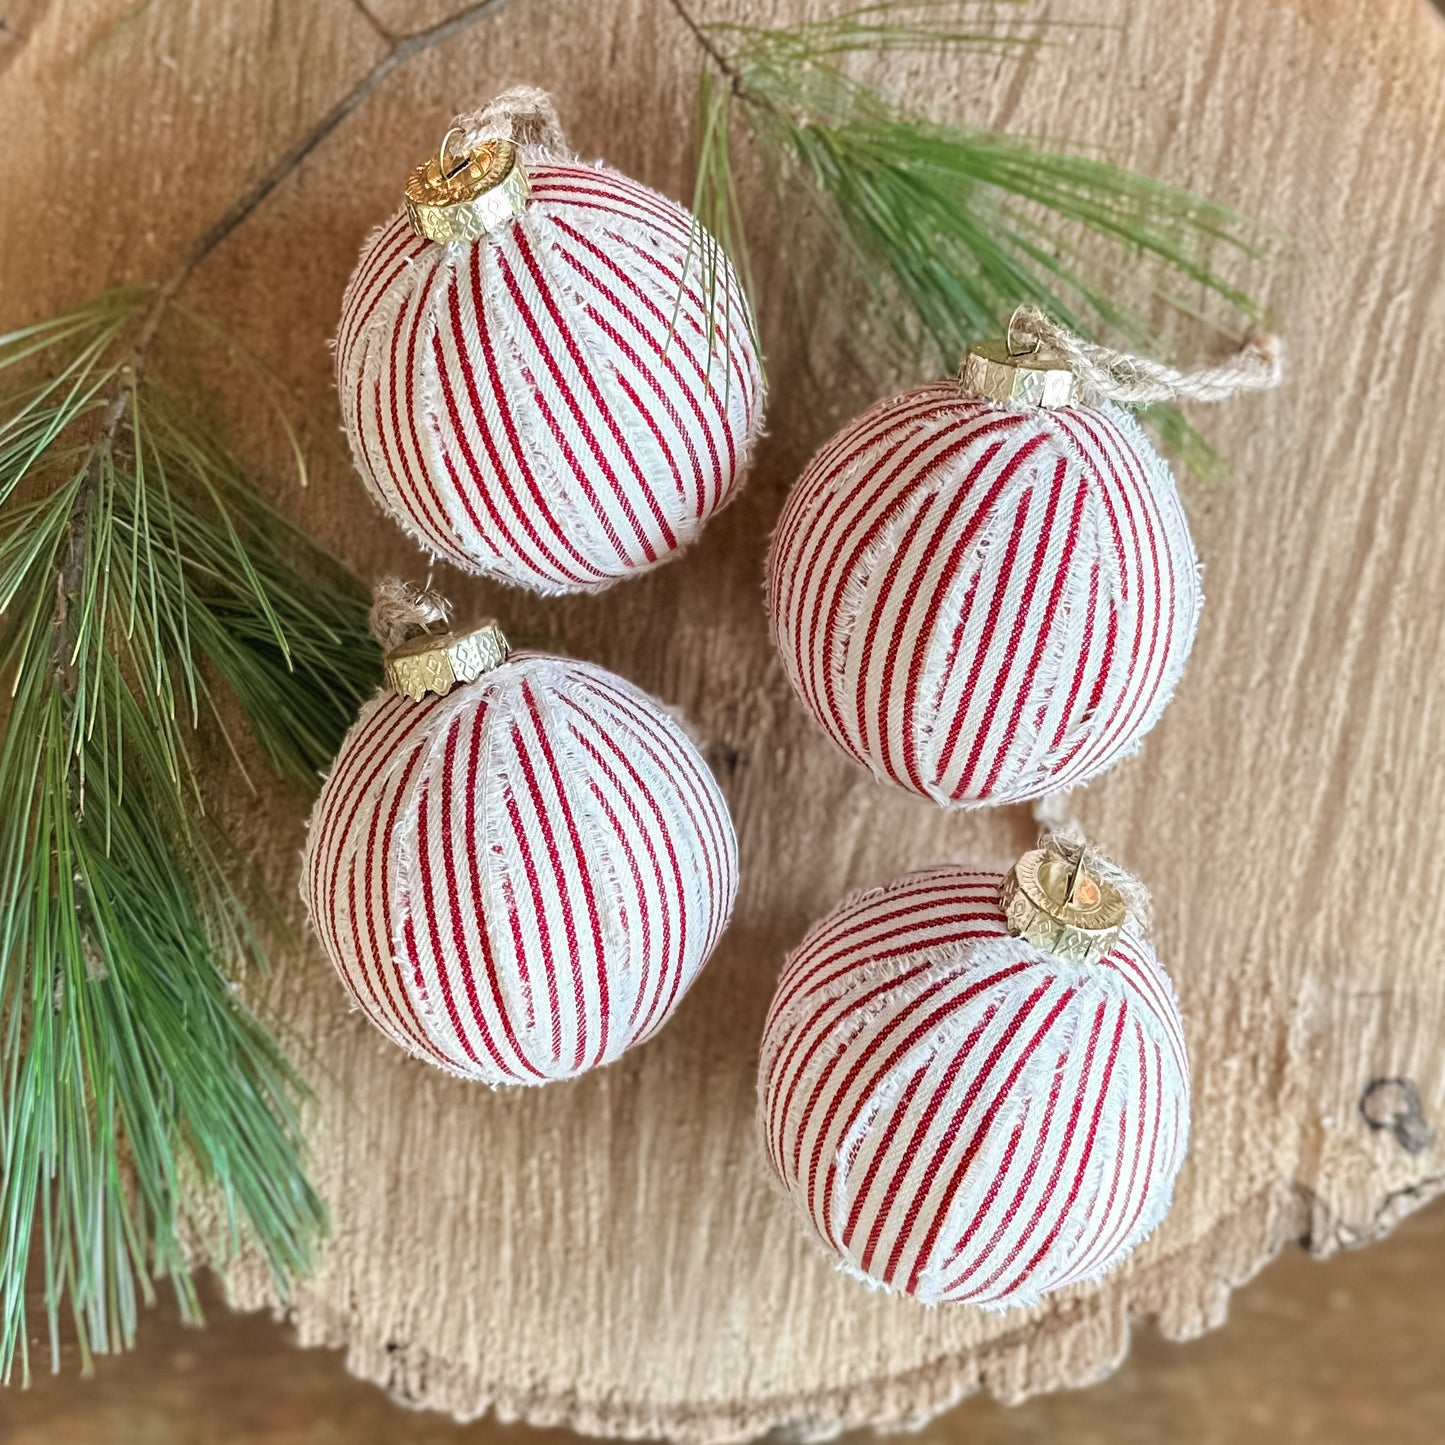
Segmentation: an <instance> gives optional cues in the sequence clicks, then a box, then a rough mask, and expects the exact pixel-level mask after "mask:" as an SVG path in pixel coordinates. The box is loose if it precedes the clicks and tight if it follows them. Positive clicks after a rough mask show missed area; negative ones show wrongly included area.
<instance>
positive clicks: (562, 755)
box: [302, 653, 737, 1084]
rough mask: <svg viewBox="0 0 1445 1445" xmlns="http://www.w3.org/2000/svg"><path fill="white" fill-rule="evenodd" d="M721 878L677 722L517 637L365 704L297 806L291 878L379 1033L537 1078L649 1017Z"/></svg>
mask: <svg viewBox="0 0 1445 1445" xmlns="http://www.w3.org/2000/svg"><path fill="white" fill-rule="evenodd" d="M736 887H737V848H736V843H735V840H734V837H733V828H732V821H731V819H730V818H729V816H728V811H727V805H726V804H725V803H724V801H723V798H722V794H721V793H720V792H719V791H718V788H717V784H716V783H715V782H714V780H713V777H712V774H711V773H710V772H709V771H708V769H707V766H706V764H705V763H704V762H703V760H702V758H701V757H700V756H699V755H698V753H697V750H696V749H695V748H694V747H693V746H692V744H691V743H690V742H689V741H688V739H687V737H686V736H685V734H684V733H683V732H682V730H681V729H680V728H679V727H678V725H677V724H676V723H675V722H674V721H673V720H672V719H671V718H669V717H668V716H667V715H666V714H665V713H664V712H663V711H662V710H661V709H660V708H659V707H658V705H657V704H656V703H655V702H653V701H652V699H651V698H649V697H647V696H646V695H645V694H644V693H642V692H639V691H638V690H637V689H636V688H634V687H632V686H630V685H629V684H628V683H626V682H624V681H622V679H620V678H618V677H616V676H614V675H613V674H612V673H609V672H606V671H604V670H603V669H602V668H599V667H593V666H590V665H588V664H586V663H582V662H573V661H569V660H567V659H564V658H558V657H548V656H542V655H537V654H526V653H519V654H515V655H514V656H513V657H512V659H511V660H509V661H508V662H507V663H506V664H505V665H504V666H502V667H501V668H499V669H497V670H496V671H495V672H493V673H489V674H487V675H486V676H485V677H484V678H482V679H481V680H479V681H478V682H476V683H473V684H471V685H470V686H467V687H465V688H461V689H458V690H457V691H455V692H453V693H451V694H449V695H448V696H447V697H445V698H438V697H434V696H429V697H428V698H427V699H426V700H424V701H423V702H420V703H415V702H411V701H410V700H408V699H406V698H403V697H399V696H396V695H394V694H383V695H381V696H379V697H377V698H376V699H374V700H373V701H372V702H371V703H369V704H368V705H367V707H366V709H365V710H364V711H363V713H362V715H361V717H360V719H359V720H358V722H357V723H356V725H355V727H353V728H352V730H351V732H350V734H349V735H348V736H347V739H346V741H345V743H344V744H343V746H342V749H341V753H340V755H339V756H338V758H337V761H336V766H335V768H334V769H333V770H332V773H331V776H330V778H328V780H327V782H326V786H325V787H324V788H323V790H322V793H321V798H320V801H319V802H318V803H317V806H316V811H315V813H314V814H313V816H312V819H311V825H310V832H309V835H308V838H307V845H306V858H305V871H304V876H303V882H302V893H303V896H304V897H305V898H306V901H307V903H308V905H309V907H310V910H311V918H312V922H313V924H314V926H315V928H316V931H317V934H318V935H319V936H320V939H321V942H322V944H323V945H324V947H325V949H326V952H327V953H328V955H329V956H330V958H331V961H332V962H333V963H334V964H335V966H336V970H337V972H338V973H339V974H340V976H341V981H342V982H343V983H344V984H345V985H346V988H347V989H348V991H349V992H350V993H351V996H352V997H353V998H354V999H355V1000H356V1002H357V1004H359V1005H360V1007H361V1008H362V1010H363V1011H364V1012H365V1013H366V1015H367V1016H368V1017H369V1018H370V1019H371V1021H372V1022H373V1023H374V1024H375V1025H376V1026H377V1027H378V1028H379V1029H381V1031H382V1032H383V1033H384V1034H386V1035H387V1036H388V1037H389V1038H391V1039H392V1040H393V1041H394V1042H395V1043H397V1044H399V1045H401V1047H402V1048H404V1049H406V1050H407V1051H408V1052H410V1053H412V1054H415V1055H416V1056H417V1057H418V1058H422V1059H425V1060H426V1061H427V1062H428V1063H432V1064H435V1065H437V1066H438V1067H439V1068H442V1069H445V1070H447V1071H449V1072H451V1073H455V1074H460V1075H463V1076H465V1077H467V1078H473V1079H480V1080H483V1081H485V1082H486V1083H489V1084H541V1083H545V1082H547V1081H548V1080H551V1079H562V1078H568V1077H571V1076H572V1075H575V1074H580V1073H582V1072H583V1071H584V1070H587V1069H591V1068H595V1067H596V1066H597V1065H599V1064H606V1063H610V1062H611V1061H612V1060H613V1059H615V1058H617V1057H618V1055H619V1054H621V1053H622V1051H623V1050H624V1049H626V1048H629V1047H630V1046H631V1045H633V1044H635V1043H639V1042H641V1041H642V1040H644V1039H646V1038H648V1037H649V1036H650V1035H651V1034H653V1033H655V1032H656V1031H657V1029H659V1028H660V1027H661V1026H662V1025H663V1023H664V1022H666V1020H667V1018H668V1016H669V1015H670V1014H671V1013H672V1011H673V1009H675V1008H676V1007H677V1005H678V1003H679V1001H680V1000H681V998H682V996H683V994H684V993H685V992H686V991H687V989H688V987H689V986H690V985H691V983H692V981H693V979H694V978H695V977H696V976H697V974H698V971H699V970H700V969H701V968H702V965H703V963H704V962H705V960H706V959H707V957H708V955H709V953H711V952H712V949H713V947H714V945H715V944H716V943H717V941H718V939H719V937H720V936H721V934H722V931H723V929H724V928H725V927H726V926H727V921H728V916H729V914H730V912H731V910H732V903H733V896H734V893H735V892H736Z"/></svg>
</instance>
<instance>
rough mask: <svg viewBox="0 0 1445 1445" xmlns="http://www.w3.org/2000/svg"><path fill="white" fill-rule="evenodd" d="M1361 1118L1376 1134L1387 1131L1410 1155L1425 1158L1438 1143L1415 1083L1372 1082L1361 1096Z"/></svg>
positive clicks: (1400, 1080)
mask: <svg viewBox="0 0 1445 1445" xmlns="http://www.w3.org/2000/svg"><path fill="white" fill-rule="evenodd" d="M1360 1115H1361V1117H1362V1118H1363V1119H1364V1121H1365V1123H1366V1124H1368V1125H1369V1126H1370V1128H1371V1129H1373V1130H1375V1131H1376V1132H1378V1131H1379V1130H1381V1129H1388V1130H1389V1131H1390V1133H1391V1134H1393V1135H1394V1136H1395V1142H1396V1143H1397V1144H1398V1145H1399V1146H1400V1147H1401V1148H1402V1149H1404V1150H1405V1151H1406V1152H1407V1153H1409V1154H1422V1153H1424V1151H1425V1150H1426V1149H1428V1148H1429V1147H1430V1146H1431V1145H1432V1144H1433V1143H1434V1142H1435V1131H1434V1129H1432V1128H1431V1127H1430V1123H1429V1121H1428V1120H1427V1119H1426V1118H1425V1110H1424V1108H1423V1107H1422V1105H1421V1103H1420V1091H1419V1089H1417V1088H1416V1087H1415V1083H1414V1081H1413V1080H1412V1079H1399V1078H1386V1079H1371V1080H1370V1082H1369V1083H1368V1084H1366V1085H1365V1091H1364V1093H1362V1094H1361V1095H1360Z"/></svg>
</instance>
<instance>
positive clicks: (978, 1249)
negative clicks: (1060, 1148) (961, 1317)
mask: <svg viewBox="0 0 1445 1445" xmlns="http://www.w3.org/2000/svg"><path fill="white" fill-rule="evenodd" d="M1068 1061H1069V1055H1068V1052H1067V1050H1066V1051H1064V1052H1063V1053H1061V1054H1059V1055H1058V1057H1057V1059H1056V1060H1055V1062H1054V1070H1053V1083H1052V1084H1051V1085H1050V1087H1049V1092H1048V1097H1047V1098H1046V1100H1045V1102H1044V1117H1043V1118H1042V1119H1041V1120H1040V1121H1039V1122H1038V1124H1037V1127H1036V1130H1035V1133H1034V1137H1033V1147H1032V1149H1031V1150H1030V1151H1029V1155H1028V1157H1027V1159H1026V1160H1025V1161H1024V1169H1023V1177H1022V1178H1021V1179H1020V1180H1019V1181H1018V1184H1017V1185H1016V1186H1015V1188H1014V1195H1013V1198H1012V1199H1011V1200H1010V1201H1009V1204H1008V1206H1007V1208H1005V1210H1004V1212H1003V1218H1002V1219H1000V1220H999V1222H998V1223H997V1224H996V1225H995V1226H994V1231H993V1233H992V1234H991V1235H990V1236H989V1238H988V1239H987V1240H986V1241H985V1242H984V1243H982V1244H979V1243H978V1242H977V1240H976V1236H977V1234H978V1232H979V1230H980V1229H981V1228H982V1227H983V1222H984V1220H985V1219H987V1218H988V1216H989V1215H990V1213H992V1211H993V1207H994V1205H995V1204H997V1203H998V1199H999V1195H1001V1194H1002V1193H1003V1191H1004V1185H1005V1184H1006V1183H1007V1182H1008V1181H1009V1177H1010V1171H1011V1170H1012V1168H1013V1161H1014V1158H1015V1156H1016V1155H1017V1154H1018V1148H1019V1144H1020V1143H1021V1142H1022V1140H1023V1137H1024V1133H1025V1131H1026V1130H1027V1129H1028V1128H1029V1126H1030V1114H1031V1112H1032V1108H1033V1104H1034V1101H1033V1100H1032V1099H1027V1100H1025V1101H1024V1103H1023V1106H1022V1107H1021V1109H1020V1111H1019V1122H1018V1123H1017V1124H1016V1125H1015V1126H1014V1130H1013V1132H1012V1133H1011V1134H1010V1135H1009V1141H1008V1144H1007V1146H1006V1147H1005V1149H1004V1152H1003V1157H1002V1158H1001V1159H1000V1160H999V1162H998V1167H997V1168H996V1169H995V1170H994V1174H993V1178H992V1179H990V1180H989V1185H988V1190H987V1192H986V1193H985V1194H984V1196H983V1199H982V1201H981V1202H980V1203H979V1206H978V1208H977V1209H976V1210H975V1211H974V1215H973V1218H972V1219H971V1220H970V1221H969V1222H968V1224H967V1225H966V1226H965V1227H964V1228H963V1229H962V1230H960V1231H959V1235H958V1240H957V1242H956V1243H955V1244H954V1246H953V1249H952V1251H951V1252H950V1254H949V1255H948V1258H947V1259H945V1260H944V1261H943V1264H942V1265H941V1266H940V1271H942V1270H946V1269H950V1268H951V1267H952V1266H953V1265H954V1264H955V1263H957V1261H958V1258H959V1256H960V1255H961V1254H962V1253H963V1252H964V1250H966V1249H968V1248H969V1247H970V1246H973V1252H974V1258H975V1260H976V1261H977V1260H980V1259H986V1258H988V1256H989V1255H990V1254H992V1253H993V1251H994V1250H995V1249H997V1248H998V1242H999V1240H1000V1239H1002V1238H1003V1236H1004V1234H1005V1232H1006V1231H1007V1229H1008V1227H1009V1225H1010V1224H1012V1223H1013V1221H1014V1219H1015V1218H1016V1217H1017V1215H1018V1211H1019V1206H1020V1205H1021V1204H1022V1203H1023V1201H1024V1200H1025V1199H1026V1198H1028V1192H1029V1188H1030V1186H1031V1185H1032V1184H1033V1182H1034V1175H1035V1174H1036V1173H1037V1172H1038V1166H1039V1159H1040V1157H1041V1155H1042V1150H1043V1145H1044V1141H1045V1140H1046V1139H1047V1138H1048V1137H1049V1128H1050V1126H1051V1125H1052V1123H1053V1119H1054V1110H1055V1109H1056V1108H1057V1107H1058V1102H1059V1094H1060V1083H1059V1081H1060V1079H1061V1078H1062V1077H1063V1075H1064V1072H1065V1070H1066V1068H1067V1066H1068ZM973 1267H974V1268H976V1267H977V1265H976V1264H975V1265H974V1266H973ZM955 1287H956V1285H955V1283H954V1282H950V1283H948V1284H946V1285H945V1286H944V1288H943V1291H942V1296H941V1297H942V1298H943V1299H950V1298H951V1297H952V1291H953V1290H954V1288H955Z"/></svg>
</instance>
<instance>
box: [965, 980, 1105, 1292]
mask: <svg viewBox="0 0 1445 1445" xmlns="http://www.w3.org/2000/svg"><path fill="white" fill-rule="evenodd" d="M1107 1012H1108V1004H1107V1002H1101V1003H1100V1004H1099V1006H1098V1008H1097V1009H1096V1010H1095V1013H1094V1024H1093V1028H1092V1030H1091V1031H1090V1033H1089V1042H1088V1045H1087V1047H1086V1049H1085V1051H1084V1063H1083V1067H1082V1068H1081V1069H1080V1071H1079V1087H1078V1089H1077V1090H1076V1091H1075V1093H1074V1096H1073V1098H1072V1100H1071V1101H1070V1107H1069V1114H1068V1122H1067V1123H1066V1124H1065V1126H1064V1137H1063V1140H1062V1141H1061V1142H1060V1143H1059V1144H1058V1145H1057V1146H1055V1148H1054V1158H1053V1166H1054V1167H1053V1171H1052V1172H1051V1173H1050V1175H1049V1178H1048V1183H1047V1185H1046V1186H1045V1188H1044V1191H1043V1193H1042V1194H1041V1195H1040V1196H1039V1201H1038V1203H1037V1204H1036V1205H1035V1206H1034V1211H1033V1214H1032V1215H1031V1216H1030V1218H1029V1220H1028V1223H1027V1224H1026V1225H1025V1226H1024V1228H1023V1230H1022V1232H1021V1233H1020V1234H1019V1237H1018V1238H1017V1239H1016V1240H1015V1241H1014V1243H1013V1246H1012V1248H1011V1249H1010V1250H1009V1252H1008V1254H1007V1255H1005V1256H1004V1258H1003V1260H1002V1261H1000V1262H999V1264H998V1265H997V1267H996V1268H995V1269H994V1270H993V1272H992V1273H991V1274H989V1275H987V1276H986V1277H985V1278H984V1279H982V1280H981V1281H979V1283H978V1284H976V1285H974V1287H973V1288H972V1289H970V1290H967V1291H965V1292H964V1293H963V1294H955V1295H954V1296H953V1298H954V1299H979V1298H985V1299H998V1298H1007V1295H1008V1293H1009V1292H1011V1291H1012V1290H1013V1289H1017V1288H1018V1285H1019V1283H1020V1282H1021V1280H1022V1279H1023V1278H1024V1277H1025V1276H1026V1275H1027V1273H1028V1271H1029V1270H1030V1269H1032V1268H1033V1265H1034V1264H1036V1263H1037V1261H1038V1260H1039V1259H1042V1258H1043V1253H1042V1252H1040V1253H1038V1254H1036V1255H1035V1256H1034V1259H1033V1261H1032V1262H1031V1263H1030V1264H1029V1265H1028V1266H1026V1267H1025V1270H1024V1272H1023V1274H1021V1275H1020V1276H1019V1277H1018V1279H1016V1280H1015V1281H1014V1283H1013V1285H1012V1286H1011V1287H1010V1290H1009V1291H995V1292H992V1293H991V1291H993V1286H994V1284H995V1283H996V1282H997V1281H998V1279H999V1277H1000V1276H1001V1275H1003V1274H1005V1273H1006V1272H1007V1271H1008V1270H1009V1269H1010V1268H1011V1266H1012V1265H1013V1262H1014V1260H1016V1259H1017V1258H1018V1256H1019V1254H1020V1253H1021V1252H1022V1251H1023V1250H1025V1249H1027V1248H1029V1246H1030V1242H1031V1241H1032V1239H1033V1237H1034V1231H1035V1229H1036V1228H1037V1227H1038V1223H1039V1220H1040V1219H1041V1218H1042V1217H1043V1213H1044V1211H1045V1210H1046V1209H1047V1208H1048V1206H1049V1203H1050V1201H1051V1200H1052V1199H1053V1194H1054V1189H1055V1187H1056V1186H1057V1184H1058V1182H1059V1176H1060V1175H1061V1174H1062V1173H1063V1172H1064V1165H1065V1164H1066V1163H1067V1162H1068V1157H1069V1150H1070V1149H1071V1148H1072V1147H1073V1142H1074V1132H1075V1130H1076V1129H1077V1128H1078V1124H1079V1116H1080V1114H1081V1113H1082V1112H1083V1108H1084V1101H1085V1099H1086V1098H1087V1097H1088V1095H1089V1092H1090V1090H1089V1074H1090V1072H1091V1070H1092V1069H1093V1064H1094V1051H1095V1049H1096V1048H1097V1047H1098V1042H1099V1034H1100V1032H1101V1031H1102V1029H1103V1026H1104V1016H1105V1014H1106V1013H1107ZM1120 1012H1121V1013H1122V1010H1121V1011H1120ZM1102 1098H1103V1094H1102V1091H1100V1094H1099V1101H1100V1102H1102ZM1047 1143H1048V1141H1047V1139H1044V1140H1041V1141H1040V1147H1043V1146H1044V1145H1046V1144H1047ZM983 1263H993V1261H992V1259H991V1258H990V1257H989V1256H988V1255H986V1254H980V1255H979V1256H978V1257H977V1258H976V1259H975V1261H974V1265H973V1266H971V1267H970V1268H969V1269H968V1270H965V1271H964V1273H963V1274H962V1275H961V1276H960V1279H967V1278H968V1276H969V1274H971V1273H972V1272H973V1269H974V1268H976V1267H978V1266H979V1265H980V1264H983Z"/></svg>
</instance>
